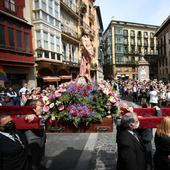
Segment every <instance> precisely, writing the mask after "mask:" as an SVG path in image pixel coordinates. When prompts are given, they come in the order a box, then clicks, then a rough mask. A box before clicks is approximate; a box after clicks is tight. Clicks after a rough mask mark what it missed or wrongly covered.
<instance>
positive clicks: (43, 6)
mask: <svg viewBox="0 0 170 170" xmlns="http://www.w3.org/2000/svg"><path fill="white" fill-rule="evenodd" d="M46 8H47V4H46V0H42V9H43V10H44V11H46Z"/></svg>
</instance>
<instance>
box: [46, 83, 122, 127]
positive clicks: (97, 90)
mask: <svg viewBox="0 0 170 170" xmlns="http://www.w3.org/2000/svg"><path fill="white" fill-rule="evenodd" d="M118 101H119V99H118V97H117V95H116V93H115V92H114V91H113V88H112V86H111V85H110V84H109V83H108V82H106V81H102V82H101V83H99V84H96V83H93V84H87V83H86V84H84V83H83V84H80V83H77V82H75V81H71V82H67V83H64V84H61V85H60V86H59V87H58V88H57V89H56V90H55V91H53V92H51V93H50V94H49V96H48V97H46V98H45V99H44V102H45V105H44V107H43V111H44V113H45V114H49V115H50V116H51V120H57V122H58V121H60V120H61V121H63V122H71V123H73V125H74V126H75V127H79V125H80V124H81V123H83V124H84V123H85V125H86V126H87V125H88V123H90V122H97V121H101V119H102V118H103V117H105V116H107V115H108V114H110V113H109V112H108V107H107V106H108V104H109V105H110V106H114V105H115V104H116V103H117V102H118Z"/></svg>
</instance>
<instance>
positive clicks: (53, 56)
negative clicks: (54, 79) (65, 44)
mask: <svg viewBox="0 0 170 170" xmlns="http://www.w3.org/2000/svg"><path fill="white" fill-rule="evenodd" d="M51 59H53V60H55V53H53V52H51Z"/></svg>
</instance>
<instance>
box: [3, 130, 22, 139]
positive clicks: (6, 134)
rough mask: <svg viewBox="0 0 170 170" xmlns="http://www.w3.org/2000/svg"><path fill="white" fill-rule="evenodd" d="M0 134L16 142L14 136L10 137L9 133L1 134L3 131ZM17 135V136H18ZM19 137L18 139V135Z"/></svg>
mask: <svg viewBox="0 0 170 170" xmlns="http://www.w3.org/2000/svg"><path fill="white" fill-rule="evenodd" d="M0 133H1V134H2V135H4V136H6V137H8V138H10V139H11V140H13V141H15V139H14V138H13V136H12V135H10V134H9V133H7V132H1V131H0ZM16 135H17V134H16ZM17 137H18V135H17ZM18 138H19V137H18Z"/></svg>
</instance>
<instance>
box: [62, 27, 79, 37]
mask: <svg viewBox="0 0 170 170" xmlns="http://www.w3.org/2000/svg"><path fill="white" fill-rule="evenodd" d="M61 30H62V32H63V33H66V34H68V35H70V36H72V37H74V38H76V39H78V38H79V37H78V32H76V31H75V30H73V29H72V28H71V27H69V26H68V25H65V24H61Z"/></svg>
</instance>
